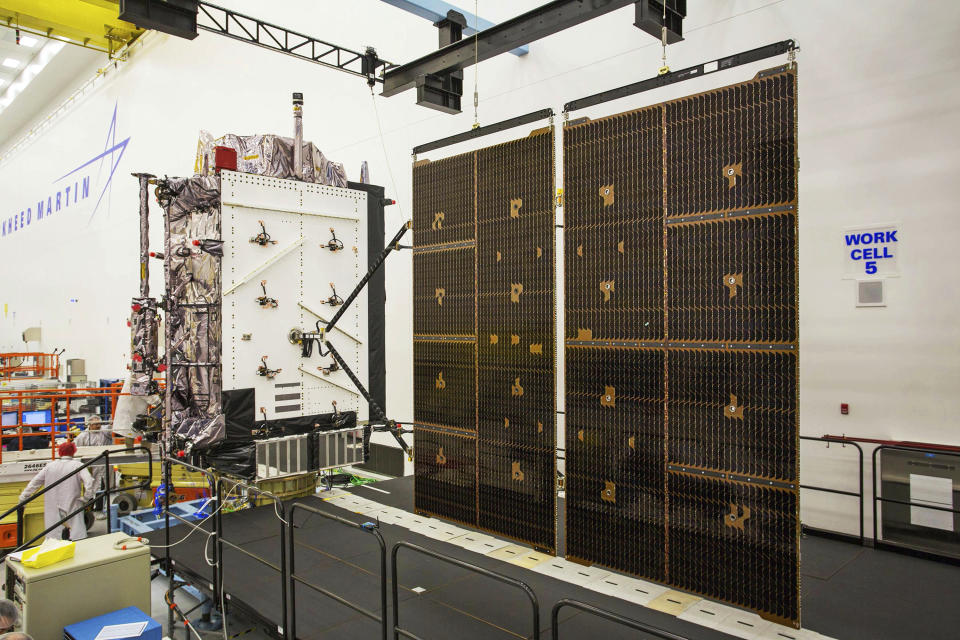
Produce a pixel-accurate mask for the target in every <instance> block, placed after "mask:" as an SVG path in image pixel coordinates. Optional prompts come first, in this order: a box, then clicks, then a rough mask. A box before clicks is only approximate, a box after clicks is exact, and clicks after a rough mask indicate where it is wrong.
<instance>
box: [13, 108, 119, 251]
mask: <svg viewBox="0 0 960 640" xmlns="http://www.w3.org/2000/svg"><path fill="white" fill-rule="evenodd" d="M129 143H130V137H129V136H128V137H127V138H125V139H123V140H121V141H120V142H117V105H116V103H115V104H114V105H113V117H112V118H111V119H110V126H109V127H107V136H106V140H105V141H104V143H103V151H102V152H99V153H97V155H95V156H94V157H92V158H90V159H89V160H87V161H86V162H84V163H83V164H81V165H80V166H79V167H77V168H76V169H73V170H72V171H68V172H67V173H65V174H63V175H62V176H60V177H59V178H57V179H56V180H54V181H53V187H52V189H51V191H50V193H48V194H46V198H44V197H40V198H38V199H37V206H36V207H35V208H34V207H32V206H31V207H27V208H25V209H21V210H20V211H19V212H16V213H14V214H13V215H12V216H8V217H7V218H5V219H4V220H2V221H0V226H2V237H6V236H8V235H12V234H14V233H17V232H19V231H23V230H25V229H27V228H28V227H30V226H32V225H35V224H38V223H40V222H41V221H44V220H49V219H51V218H57V217H59V216H60V214H61V213H66V212H68V211H69V209H70V208H71V207H72V208H73V209H78V208H79V207H80V202H81V201H82V200H87V199H88V198H90V178H91V175H92V173H93V171H94V170H96V185H97V188H99V190H100V193H99V195H97V201H96V203H95V204H94V205H93V208H92V210H91V211H90V216H89V218H88V220H92V219H93V216H95V215H96V213H97V211H98V210H99V209H100V204H101V203H102V202H103V198H104V196H105V195H107V194H108V192H110V191H111V186H112V184H113V176H114V174H115V173H116V172H117V166H119V164H120V160H122V159H123V154H124V152H125V151H126V150H127V144H129ZM94 165H97V166H96V167H94ZM104 176H106V177H105V178H104ZM53 189H55V191H53Z"/></svg>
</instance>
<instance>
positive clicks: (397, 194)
mask: <svg viewBox="0 0 960 640" xmlns="http://www.w3.org/2000/svg"><path fill="white" fill-rule="evenodd" d="M370 99H371V100H372V101H373V115H374V117H375V118H376V121H377V131H379V132H380V146H381V147H382V148H383V161H384V163H385V164H386V165H387V173H388V174H389V175H390V186H392V187H393V193H394V194H395V196H394V203H395V204H396V205H397V211H398V212H399V213H400V216H401V218H402V219H404V220H406V218H404V217H403V206H402V205H401V204H400V191H399V190H398V189H397V181H396V180H394V178H393V169H392V168H391V167H390V156H388V155H387V141H386V139H385V138H384V137H383V126H382V125H381V124H380V110H379V109H377V96H376V94H374V93H373V87H370Z"/></svg>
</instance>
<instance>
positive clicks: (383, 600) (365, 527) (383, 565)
mask: <svg viewBox="0 0 960 640" xmlns="http://www.w3.org/2000/svg"><path fill="white" fill-rule="evenodd" d="M298 509H302V510H304V511H309V512H310V513H313V514H316V515H318V516H320V517H323V518H328V519H330V520H333V521H334V522H339V523H341V524H345V525H347V526H348V527H353V528H354V529H360V530H361V531H366V532H368V533H372V534H373V536H374V537H375V538H376V539H377V542H378V543H379V545H380V615H379V616H377V614H376V613H374V612H373V611H369V610H367V609H364V608H363V607H361V606H359V605H356V604H353V603H352V602H350V601H348V600H346V599H344V598H342V597H341V596H338V595H337V594H335V593H332V592H330V591H327V590H326V589H324V588H322V587H319V586H317V585H315V584H311V583H310V582H308V581H307V580H304V579H303V578H301V577H300V576H298V575H297V572H296V565H295V562H294V557H295V554H294V548H295V547H296V544H295V541H294V529H296V528H297V527H296V525H295V524H294V523H293V516H294V513H295V512H296V511H297V510H298ZM287 532H288V538H287V546H288V547H289V549H290V551H289V554H290V573H289V574H288V578H289V580H290V585H289V587H288V591H289V592H290V625H289V626H290V637H291V638H296V637H297V606H296V588H295V584H294V581H296V582H299V583H300V584H302V585H305V586H307V587H310V588H311V589H313V590H314V591H316V592H318V593H322V594H323V595H325V596H327V597H328V598H330V599H332V600H334V601H336V602H339V603H340V604H342V605H344V606H345V607H350V608H351V609H353V610H354V611H356V612H357V613H360V614H363V615H364V616H366V617H368V618H370V619H371V620H373V621H374V622H379V623H380V625H381V627H382V629H383V640H387V545H386V543H385V542H384V541H383V535H381V533H380V530H379V529H378V527H377V525H375V524H374V523H372V522H365V523H363V524H357V523H356V522H351V521H350V520H347V519H346V518H341V517H340V516H336V515H333V514H332V513H326V512H324V511H320V510H319V509H316V508H314V507H311V506H309V505H305V504H303V503H301V502H296V503H294V505H293V506H292V507H290V521H289V522H288V523H287Z"/></svg>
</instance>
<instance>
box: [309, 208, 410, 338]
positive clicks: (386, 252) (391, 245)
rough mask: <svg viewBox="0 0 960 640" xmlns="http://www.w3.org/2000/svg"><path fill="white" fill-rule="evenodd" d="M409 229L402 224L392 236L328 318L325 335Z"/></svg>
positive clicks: (406, 224)
mask: <svg viewBox="0 0 960 640" xmlns="http://www.w3.org/2000/svg"><path fill="white" fill-rule="evenodd" d="M409 228H410V222H409V221H407V222H404V223H403V226H402V227H400V231H398V232H397V235H395V236H393V240H391V241H390V243H389V244H388V245H387V246H386V247H385V248H384V250H383V253H381V254H380V257H379V258H377V261H376V262H375V263H374V264H373V266H372V267H370V269H368V270H367V275H365V276H363V278H362V279H361V280H360V282H358V283H357V286H356V287H354V288H353V292H352V293H351V294H350V295H349V296H347V299H346V300H344V301H343V304H342V305H340V308H339V309H338V310H337V313H336V314H335V315H334V316H333V317H332V318H330V322H328V323H327V328H326V332H327V333H330V330H331V329H333V326H334V325H335V324H337V320H339V319H340V316H342V315H343V314H344V312H346V310H347V309H348V308H349V307H350V303H352V302H353V301H354V300H356V298H357V296H358V295H360V292H361V291H363V288H364V287H365V286H367V283H368V282H370V278H372V277H373V274H375V273H376V272H377V269H379V268H380V267H381V266H382V265H383V261H384V260H386V259H387V256H388V255H390V253H391V252H392V251H394V250H396V249H397V245H398V244H399V243H400V238H402V237H403V234H405V233H406V232H407V229H409Z"/></svg>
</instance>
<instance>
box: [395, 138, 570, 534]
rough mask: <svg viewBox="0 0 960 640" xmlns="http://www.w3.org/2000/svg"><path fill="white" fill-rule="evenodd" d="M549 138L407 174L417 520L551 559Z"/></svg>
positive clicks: (552, 422)
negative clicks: (500, 539) (446, 524)
mask: <svg viewBox="0 0 960 640" xmlns="http://www.w3.org/2000/svg"><path fill="white" fill-rule="evenodd" d="M553 152H554V136H553V129H552V127H551V128H549V129H545V130H540V131H536V132H534V133H533V134H531V135H530V136H529V137H527V138H521V139H519V140H514V141H511V142H507V143H504V144H500V145H496V146H492V147H487V148H485V149H481V150H479V151H475V152H471V153H467V154H463V155H459V156H455V157H453V158H447V159H444V160H438V161H434V162H429V161H427V162H422V163H417V164H416V165H415V166H414V170H413V188H414V216H413V232H414V260H413V264H414V422H415V427H414V428H415V442H416V452H417V453H416V454H415V455H416V463H415V490H414V495H415V502H416V508H417V510H418V511H420V512H423V513H428V514H432V515H437V516H441V517H445V518H449V519H452V520H458V521H460V522H465V523H467V524H471V525H474V526H477V527H479V528H482V529H486V530H489V531H492V532H495V533H499V534H502V535H506V536H509V537H512V538H515V539H518V540H521V541H525V542H529V543H531V544H533V545H534V546H536V547H538V548H541V549H545V550H549V551H553V550H554V549H555V548H556V461H555V460H556V453H555V452H556V426H555V417H556V382H555V381H556V357H555V355H556V354H555V346H554V345H555V335H554V324H555V309H556V292H555V283H554V272H555V266H556V263H555V255H554V221H555V212H554V211H555V210H554V204H553V186H554V162H553Z"/></svg>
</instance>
